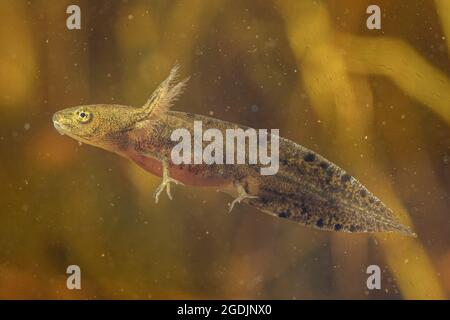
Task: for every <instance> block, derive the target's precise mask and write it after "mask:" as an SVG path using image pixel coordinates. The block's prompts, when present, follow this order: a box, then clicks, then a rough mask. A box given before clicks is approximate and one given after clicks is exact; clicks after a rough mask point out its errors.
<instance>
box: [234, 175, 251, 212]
mask: <svg viewBox="0 0 450 320" xmlns="http://www.w3.org/2000/svg"><path fill="white" fill-rule="evenodd" d="M234 186H235V188H236V191H237V193H238V197H237V198H236V199H234V200H233V202H231V205H230V209H229V210H228V212H231V210H233V207H234V205H235V204H236V203H241V201H242V200H245V199H257V198H258V196H252V195H250V194H248V193H247V191H246V190H245V188H244V187H243V186H242V184H241V182H240V181H235V182H234Z"/></svg>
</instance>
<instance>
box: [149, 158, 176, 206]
mask: <svg viewBox="0 0 450 320" xmlns="http://www.w3.org/2000/svg"><path fill="white" fill-rule="evenodd" d="M144 155H145V156H148V157H151V158H155V159H157V160H159V161H161V165H162V182H161V184H160V185H159V186H158V188H156V190H155V192H154V197H155V202H156V203H158V201H159V195H160V194H161V192H163V191H164V189H166V193H167V196H168V197H169V199H170V200H172V194H171V193H170V183H171V182H173V183H175V184H180V185H183V186H184V183H182V182H180V181H178V180H175V179H173V178H171V177H170V172H169V161H168V160H167V158H165V157H162V156H160V155H157V154H154V153H148V152H147V153H144Z"/></svg>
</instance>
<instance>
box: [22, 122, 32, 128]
mask: <svg viewBox="0 0 450 320" xmlns="http://www.w3.org/2000/svg"><path fill="white" fill-rule="evenodd" d="M23 128H24V129H25V130H30V128H31V125H30V124H29V123H28V122H27V123H25V124H24V125H23Z"/></svg>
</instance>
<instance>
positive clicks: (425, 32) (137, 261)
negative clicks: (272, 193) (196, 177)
mask: <svg viewBox="0 0 450 320" xmlns="http://www.w3.org/2000/svg"><path fill="white" fill-rule="evenodd" d="M70 4H76V5H78V6H80V8H81V25H82V28H81V30H68V29H67V27H66V19H67V17H68V14H66V8H67V6H69V5H70ZM371 4H377V5H379V6H380V7H381V11H382V18H381V30H368V29H367V27H366V20H367V18H368V16H369V15H368V14H367V13H366V9H367V7H368V6H369V5H371ZM449 50H450V1H447V0H435V1H433V0H414V1H403V0H391V1H387V0H377V1H376V3H374V1H368V0H367V1H366V0H334V1H332V0H330V1H320V0H314V1H313V0H301V1H299V0H280V1H276V0H271V1H263V0H243V1H225V0H211V1H203V0H178V1H161V0H160V1H133V0H129V1H127V0H122V1H104V0H101V1H87V0H77V1H65V0H64V1H52V0H48V1H43V0H41V1H39V0H36V1H33V0H30V1H13V0H2V1H1V2H0V115H1V116H0V165H1V166H0V298H3V299H10V298H20V299H28V298H41V299H49V298H57V299H69V298H74V299H86V298H89V299H105V298H113V299H176V298H178V299H180V298H181V299H217V298H223V299H243V298H249V299H341V298H345V299H448V298H449V295H450V80H449V79H450V60H449V52H450V51H449ZM175 63H179V64H180V65H181V74H182V76H183V77H184V76H189V75H190V76H191V80H190V81H189V83H188V87H187V90H186V92H185V93H184V94H183V96H182V97H181V99H180V100H179V101H178V102H177V103H176V105H175V106H174V108H173V109H174V110H179V111H186V112H194V113H199V114H204V115H209V116H213V117H216V118H219V119H222V120H227V121H232V122H236V123H240V124H243V125H248V126H251V127H255V128H279V129H280V134H281V136H284V137H286V138H289V139H291V140H293V141H295V142H297V143H299V144H301V145H303V146H306V147H308V148H310V149H312V150H314V151H316V152H318V153H320V154H322V155H323V156H325V157H326V158H328V159H329V160H330V161H333V162H334V163H336V164H338V165H339V166H340V167H342V168H344V169H345V170H346V171H348V172H349V173H350V174H352V175H353V176H355V177H356V178H357V179H358V180H360V181H361V182H362V183H363V184H365V185H366V186H367V187H368V189H369V190H371V191H372V192H373V193H374V194H375V195H376V196H378V197H379V198H380V199H381V200H382V201H383V202H384V203H386V204H387V205H388V206H389V207H390V208H392V209H393V210H394V212H395V214H396V215H397V216H398V217H399V219H401V221H403V222H404V223H405V224H408V225H411V226H413V228H414V230H415V232H416V233H417V234H418V238H408V237H404V236H400V235H393V234H383V233H380V234H374V235H367V234H342V233H333V232H324V231H319V230H313V229H309V228H305V227H302V226H299V225H296V224H295V223H293V222H290V221H284V220H282V219H277V218H275V217H271V216H268V215H265V214H262V213H261V212H259V211H257V210H256V209H254V208H252V207H250V206H247V205H238V206H236V207H235V209H234V210H233V212H232V213H231V214H228V213H227V212H228V204H229V203H230V201H231V200H232V198H230V197H229V196H228V195H225V194H221V193H218V192H216V190H215V189H214V188H212V189H208V188H194V187H181V186H174V188H173V190H172V193H173V195H174V200H172V201H170V200H169V199H168V198H167V197H166V195H163V196H162V198H161V200H160V202H159V203H158V204H155V202H154V199H153V197H152V194H153V191H154V190H155V188H156V187H157V186H158V185H159V183H160V180H161V179H160V178H159V177H155V176H152V175H151V174H149V173H146V172H144V171H143V170H142V169H140V168H139V167H138V166H136V165H135V164H133V163H131V162H130V161H128V160H126V159H123V158H121V157H119V156H117V155H115V154H111V153H108V152H106V151H103V150H100V149H97V148H94V147H91V146H87V145H82V146H80V145H79V144H78V143H77V142H76V141H75V140H72V139H70V138H68V137H67V136H61V135H59V134H58V132H57V131H56V130H55V129H54V128H53V125H52V122H51V117H52V114H53V113H54V112H55V111H57V110H60V109H63V108H66V107H70V106H75V105H80V104H94V103H111V104H113V103H115V104H125V105H133V106H141V105H142V104H143V103H144V102H145V101H146V100H147V98H148V97H149V96H150V94H151V93H152V92H153V90H154V89H155V88H156V86H157V85H158V84H159V83H160V82H161V81H162V80H163V79H164V78H165V77H166V76H167V74H168V72H169V70H170V68H171V67H172V66H173V65H174V64H175ZM72 264H75V265H78V266H80V268H81V274H82V289H81V290H68V289H67V287H66V280H67V276H68V275H67V274H66V268H67V266H69V265H72ZM373 264H376V265H379V266H380V268H381V270H382V289H381V290H368V289H367V286H366V280H367V277H368V274H366V269H367V267H368V266H369V265H373Z"/></svg>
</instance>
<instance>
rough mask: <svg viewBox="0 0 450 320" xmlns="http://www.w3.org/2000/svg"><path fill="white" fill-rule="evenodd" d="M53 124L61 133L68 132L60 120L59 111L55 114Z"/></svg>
mask: <svg viewBox="0 0 450 320" xmlns="http://www.w3.org/2000/svg"><path fill="white" fill-rule="evenodd" d="M52 120H53V126H54V127H55V129H56V131H58V132H59V134H61V135H64V134H65V133H66V132H65V130H64V127H63V126H62V125H61V124H60V123H59V122H58V113H55V114H54V115H53V119H52Z"/></svg>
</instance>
